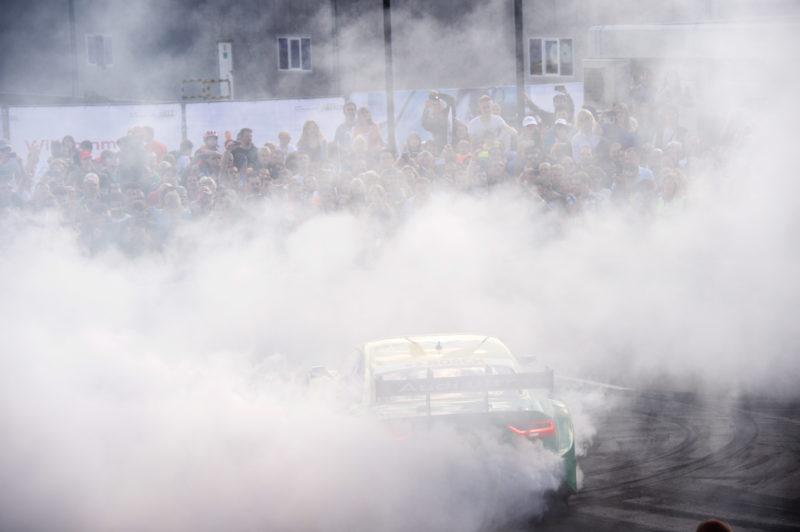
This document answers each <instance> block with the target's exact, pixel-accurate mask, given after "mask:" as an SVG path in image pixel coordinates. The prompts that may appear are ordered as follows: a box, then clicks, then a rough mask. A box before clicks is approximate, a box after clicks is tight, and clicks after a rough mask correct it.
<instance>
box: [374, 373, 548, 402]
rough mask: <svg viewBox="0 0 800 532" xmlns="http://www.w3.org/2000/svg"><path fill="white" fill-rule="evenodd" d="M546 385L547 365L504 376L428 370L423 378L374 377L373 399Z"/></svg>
mask: <svg viewBox="0 0 800 532" xmlns="http://www.w3.org/2000/svg"><path fill="white" fill-rule="evenodd" d="M531 388H538V389H542V388H546V389H547V390H549V391H551V392H552V390H553V370H552V369H550V368H546V369H544V370H542V371H538V372H526V373H511V374H507V375H493V374H487V375H470V376H465V377H435V378H434V377H433V372H432V371H430V370H428V376H427V377H426V378H416V379H402V380H384V379H380V378H377V379H375V400H376V401H380V400H382V399H386V398H389V397H398V396H410V395H425V396H426V398H427V400H428V401H430V396H431V395H436V394H447V393H471V392H472V393H474V392H484V393H486V394H487V396H488V393H489V392H492V391H500V390H525V389H531Z"/></svg>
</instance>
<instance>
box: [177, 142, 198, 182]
mask: <svg viewBox="0 0 800 532" xmlns="http://www.w3.org/2000/svg"><path fill="white" fill-rule="evenodd" d="M193 149H194V144H192V141H191V140H189V139H184V140H183V141H182V142H181V148H180V150H179V151H178V154H177V155H178V156H177V157H176V163H177V164H176V167H177V169H178V173H179V174H181V175H183V174H184V172H186V171H187V170H188V169H189V166H190V165H191V164H192V150H193Z"/></svg>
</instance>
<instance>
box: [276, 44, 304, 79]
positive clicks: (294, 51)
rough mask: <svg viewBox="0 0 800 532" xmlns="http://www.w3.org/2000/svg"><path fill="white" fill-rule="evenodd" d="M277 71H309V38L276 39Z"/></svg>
mask: <svg viewBox="0 0 800 532" xmlns="http://www.w3.org/2000/svg"><path fill="white" fill-rule="evenodd" d="M278 70H305V71H310V70H311V38H310V37H278Z"/></svg>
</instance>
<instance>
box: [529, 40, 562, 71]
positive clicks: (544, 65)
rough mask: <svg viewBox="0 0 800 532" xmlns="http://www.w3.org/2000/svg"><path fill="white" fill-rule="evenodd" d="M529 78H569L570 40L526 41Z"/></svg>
mask: <svg viewBox="0 0 800 532" xmlns="http://www.w3.org/2000/svg"><path fill="white" fill-rule="evenodd" d="M528 61H529V69H528V71H529V73H530V75H531V76H571V75H572V74H573V68H572V65H573V55H572V39H539V38H537V39H528Z"/></svg>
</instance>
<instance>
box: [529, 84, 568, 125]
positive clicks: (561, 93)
mask: <svg viewBox="0 0 800 532" xmlns="http://www.w3.org/2000/svg"><path fill="white" fill-rule="evenodd" d="M555 91H556V93H555V94H554V95H553V112H549V111H545V110H544V109H542V108H541V107H539V106H538V105H536V104H535V103H534V102H533V100H531V99H530V97H529V96H528V94H527V93H525V105H526V106H527V107H528V108H529V109H530V110H531V114H532V115H534V116H536V117H538V118H539V123H540V124H541V125H542V126H552V125H553V124H554V123H555V121H556V120H557V119H558V117H557V116H556V114H557V113H558V111H563V112H564V116H563V118H564V119H565V120H566V121H567V122H571V121H572V117H573V116H574V114H575V102H574V101H572V96H571V95H570V93H569V91H568V90H567V88H566V87H565V86H563V85H558V86H556V87H555Z"/></svg>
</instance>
